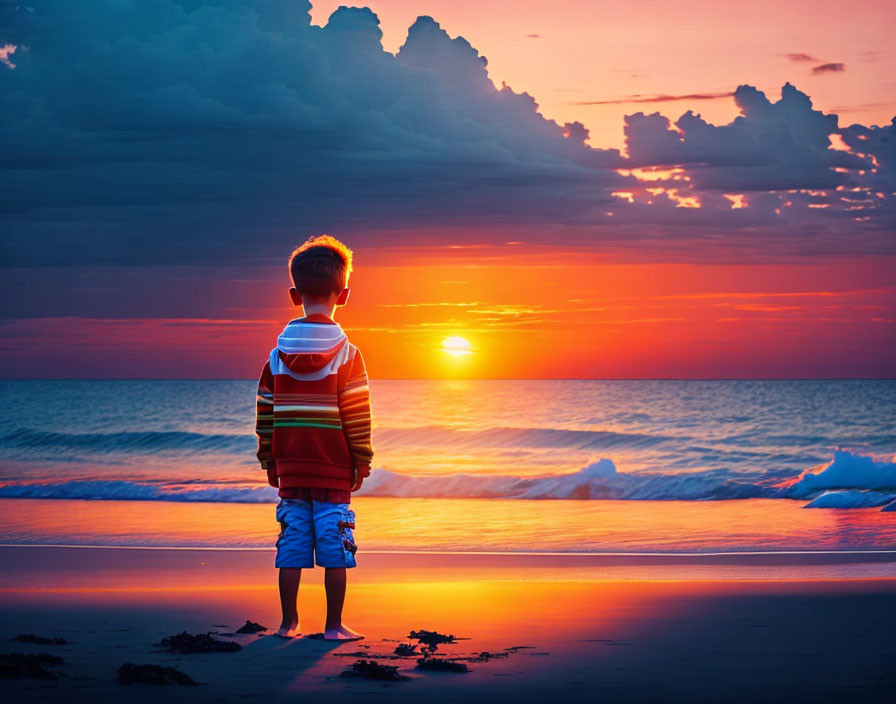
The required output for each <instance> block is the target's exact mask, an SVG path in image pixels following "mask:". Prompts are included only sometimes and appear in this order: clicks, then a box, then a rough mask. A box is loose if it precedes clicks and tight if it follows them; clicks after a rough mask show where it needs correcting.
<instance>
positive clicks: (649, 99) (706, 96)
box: [572, 90, 734, 105]
mask: <svg viewBox="0 0 896 704" xmlns="http://www.w3.org/2000/svg"><path fill="white" fill-rule="evenodd" d="M732 95H734V93H733V92H732V91H730V90H729V91H723V92H718V93H686V94H684V95H667V94H660V95H639V94H635V95H630V96H628V97H626V98H619V99H615V100H577V101H574V102H573V103H572V104H573V105H621V104H624V103H672V102H676V101H679V100H719V99H720V98H730V97H731V96H732Z"/></svg>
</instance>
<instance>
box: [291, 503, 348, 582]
mask: <svg viewBox="0 0 896 704" xmlns="http://www.w3.org/2000/svg"><path fill="white" fill-rule="evenodd" d="M348 506H349V505H348V504H333V503H325V502H323V501H305V500H303V499H280V503H279V504H277V514H276V515H277V520H278V521H279V522H280V535H279V537H278V538H277V559H276V561H275V563H274V566H275V567H314V564H315V562H316V563H317V565H318V567H355V566H356V562H355V552H357V550H358V548H357V546H356V545H355V538H354V535H353V534H352V530H353V529H354V527H355V512H354V511H352V510H351V509H350V508H349V507H348Z"/></svg>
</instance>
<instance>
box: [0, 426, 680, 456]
mask: <svg viewBox="0 0 896 704" xmlns="http://www.w3.org/2000/svg"><path fill="white" fill-rule="evenodd" d="M682 439H686V438H672V437H668V436H663V435H650V434H643V433H619V432H613V431H608V430H568V429H563V428H515V427H494V428H483V429H480V430H466V429H461V428H451V427H447V426H439V425H430V426H420V427H412V428H392V427H385V428H376V429H375V430H374V440H375V443H376V445H377V446H380V447H391V448H402V447H408V448H426V447H433V448H444V447H451V448H454V449H471V448H476V449H482V448H489V449H493V450H501V449H506V450H508V451H517V450H520V448H527V449H564V450H578V451H600V450H611V449H614V448H620V447H625V448H631V449H641V448H650V447H655V446H657V445H661V444H663V443H666V442H670V441H673V440H682ZM255 443H256V439H255V435H254V434H252V433H241V434H224V433H197V432H189V431H179V430H175V431H156V430H147V431H137V432H133V431H125V432H113V433H65V432H48V431H45V430H35V429H33V428H16V429H15V430H12V431H10V432H7V433H5V434H3V435H0V447H2V448H4V450H7V451H9V450H25V451H34V450H45V449H50V448H52V449H58V448H65V449H69V450H74V451H81V452H87V453H94V454H105V453H121V454H132V455H133V454H154V453H159V452H166V451H178V452H204V453H210V452H218V453H249V452H251V451H252V449H253V448H254V447H255Z"/></svg>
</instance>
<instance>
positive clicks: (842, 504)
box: [803, 489, 896, 510]
mask: <svg viewBox="0 0 896 704" xmlns="http://www.w3.org/2000/svg"><path fill="white" fill-rule="evenodd" d="M893 500H896V494H892V493H887V492H882V491H865V490H862V489H846V490H844V491H826V492H824V493H823V494H822V495H821V496H819V497H818V498H816V499H813V500H812V501H810V502H809V503H807V504H806V505H805V506H804V507H803V508H876V507H877V506H885V505H886V504H888V503H890V502H891V501H893ZM884 510H887V509H884Z"/></svg>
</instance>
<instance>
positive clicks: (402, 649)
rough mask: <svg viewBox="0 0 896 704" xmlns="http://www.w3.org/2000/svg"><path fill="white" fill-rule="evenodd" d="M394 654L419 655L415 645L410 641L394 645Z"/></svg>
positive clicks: (404, 655) (403, 655)
mask: <svg viewBox="0 0 896 704" xmlns="http://www.w3.org/2000/svg"><path fill="white" fill-rule="evenodd" d="M394 652H395V654H396V655H400V656H401V657H410V656H412V655H419V654H420V653H418V652H417V646H416V645H412V644H411V643H401V644H399V645H397V646H396V647H395V651H394Z"/></svg>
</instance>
